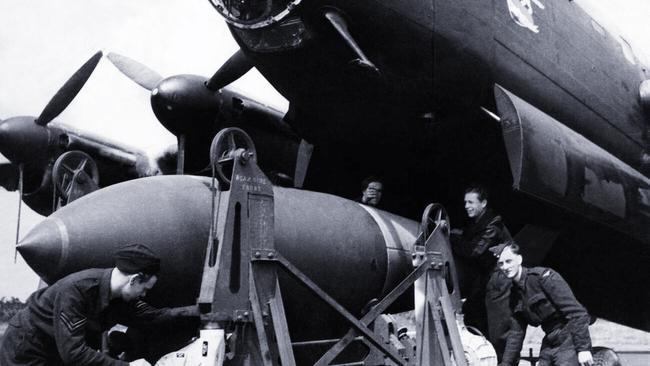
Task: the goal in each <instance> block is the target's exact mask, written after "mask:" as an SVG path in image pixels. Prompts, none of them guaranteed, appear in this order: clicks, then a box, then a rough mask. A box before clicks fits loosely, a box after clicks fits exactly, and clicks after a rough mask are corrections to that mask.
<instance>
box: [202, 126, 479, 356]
mask: <svg viewBox="0 0 650 366" xmlns="http://www.w3.org/2000/svg"><path fill="white" fill-rule="evenodd" d="M242 133H243V131H242ZM217 137H219V136H217ZM230 141H232V145H233V146H232V148H231V150H230V152H229V153H230V158H229V159H230V160H229V162H232V179H231V180H230V181H228V182H226V183H227V184H229V185H230V189H229V191H228V198H227V199H226V200H225V202H219V203H220V204H221V206H224V208H227V209H225V210H220V209H219V207H218V206H219V204H218V205H217V207H216V210H215V211H214V217H213V220H214V223H215V229H216V230H215V231H216V233H215V235H214V237H212V236H211V237H212V240H210V241H209V243H208V245H207V248H206V259H205V264H204V271H203V279H202V283H201V293H200V295H199V298H198V304H199V306H200V308H201V309H202V313H203V315H202V321H203V323H204V324H205V325H206V326H214V325H215V324H217V325H219V326H220V327H222V328H226V327H227V326H228V325H232V324H243V326H250V325H253V327H250V329H251V331H250V332H247V333H246V335H245V336H242V338H245V339H242V340H239V341H240V342H244V343H245V345H246V346H247V347H246V352H248V356H250V357H251V358H252V359H253V360H256V361H258V362H259V363H260V364H262V365H264V366H276V365H283V366H294V365H295V359H294V355H293V348H292V343H291V338H290V335H289V330H288V326H287V320H286V316H285V313H284V305H283V303H282V295H281V289H280V284H279V282H278V274H277V268H278V265H279V267H280V268H283V269H284V270H286V271H287V272H288V273H289V274H290V275H292V276H293V277H294V278H295V279H297V280H298V281H299V282H300V283H302V284H303V285H304V286H306V287H307V288H308V289H309V290H311V292H313V293H314V294H315V295H316V296H318V297H319V298H320V299H322V300H323V301H324V302H325V303H327V304H328V305H329V306H330V307H332V308H333V309H334V310H336V311H337V312H338V313H339V314H340V315H341V316H342V317H343V318H344V319H345V320H346V321H347V322H348V323H350V325H351V328H350V330H349V331H348V332H347V334H346V335H345V336H343V337H342V338H341V339H340V340H338V342H337V343H336V344H334V346H332V347H331V348H330V350H329V351H327V352H326V353H325V354H324V355H323V356H322V357H321V358H320V359H319V360H318V361H317V362H316V364H315V365H317V366H324V365H330V363H331V362H332V361H333V360H334V359H335V358H336V357H337V355H338V354H340V352H341V351H343V350H344V349H345V348H346V347H347V346H348V345H349V344H350V343H351V342H352V341H354V340H355V339H357V337H358V336H362V337H363V339H364V342H365V343H366V344H369V345H372V346H373V347H375V348H376V349H377V350H378V351H379V352H380V353H383V354H384V356H385V357H386V358H388V359H390V360H386V362H387V363H388V364H397V365H412V364H413V362H412V360H411V361H407V360H405V359H404V358H402V357H401V356H400V355H399V354H398V353H397V352H396V350H395V349H394V348H392V347H390V346H389V345H387V344H386V343H385V342H384V340H382V339H381V338H380V337H379V336H378V335H377V334H375V333H374V332H373V331H372V330H371V329H370V328H369V326H370V325H372V323H373V322H374V321H375V320H376V319H377V317H379V316H380V315H381V314H382V313H383V312H384V311H385V310H386V309H387V308H388V306H389V305H390V304H391V303H393V302H394V301H395V300H396V299H397V298H398V297H400V296H401V295H402V294H403V293H404V292H405V291H406V290H408V289H409V288H410V286H412V285H413V284H415V285H416V287H417V286H418V285H420V286H424V288H425V289H426V296H425V301H424V303H423V306H424V308H425V311H424V316H423V318H422V321H421V322H418V327H417V338H418V339H417V349H418V359H417V365H427V366H433V365H451V358H450V355H449V350H450V349H451V350H452V351H453V354H454V358H455V361H456V365H458V366H466V361H465V357H464V354H463V349H462V345H461V343H460V336H459V331H458V328H457V325H456V319H455V313H454V308H456V309H458V306H459V303H460V302H459V299H458V298H457V297H458V295H457V291H456V290H454V292H453V294H455V296H456V298H453V297H452V296H450V292H449V291H448V288H447V284H446V279H445V274H447V275H450V273H449V272H453V269H454V266H453V260H452V259H451V251H450V247H449V239H448V235H447V234H446V231H445V230H443V229H444V225H436V227H435V229H434V230H433V232H432V233H431V235H426V233H427V230H426V228H427V226H428V225H424V224H423V229H421V232H422V234H420V236H419V237H418V239H417V241H416V245H415V248H416V250H415V251H414V253H413V256H414V258H415V262H417V267H416V268H415V270H413V271H412V272H411V273H410V274H409V275H408V276H407V277H406V278H405V279H404V280H403V281H402V282H401V283H400V284H399V285H398V286H397V287H395V288H394V289H393V290H392V291H391V292H390V293H389V294H388V295H386V296H385V297H384V298H383V299H382V300H381V301H380V302H379V303H377V304H376V305H375V306H374V307H372V308H371V309H370V310H369V311H368V312H367V313H366V314H365V315H364V316H363V317H362V318H361V319H357V318H356V317H355V316H354V315H352V314H351V313H350V312H349V311H347V310H346V309H345V308H344V307H343V306H342V305H341V304H339V303H338V302H337V301H336V300H335V299H333V298H332V297H331V296H329V295H328V294H327V293H326V292H325V291H323V290H322V289H321V288H320V287H319V286H318V285H317V284H315V283H314V282H313V281H312V280H311V279H310V278H309V277H307V276H306V275H305V274H304V273H303V272H302V271H300V270H299V269H298V268H297V267H295V266H294V265H293V263H291V262H290V261H289V260H287V259H286V258H285V257H284V256H282V255H281V254H280V253H279V252H278V251H277V250H276V249H275V246H274V239H273V233H274V228H273V225H274V206H273V205H274V201H273V187H272V185H271V183H270V181H269V180H268V179H267V178H266V176H265V175H264V174H263V173H262V171H261V170H260V169H259V168H258V167H257V165H256V164H255V160H256V157H255V151H254V147H252V148H250V147H249V148H248V149H244V148H235V146H234V139H230ZM225 160H228V159H222V160H221V161H225ZM215 194H219V195H221V194H225V192H215ZM219 201H221V200H219ZM427 212H428V211H425V214H426V213H427ZM428 223H429V221H427V224H428ZM217 238H221V241H220V242H219V241H218V240H217ZM425 240H426V242H425V243H424V245H418V244H421V243H422V242H423V241H425ZM449 262H451V266H450V265H449ZM450 268H451V270H450ZM445 271H446V272H447V273H445ZM452 280H453V282H454V287H455V289H457V288H458V286H457V281H456V277H455V273H453V276H452ZM416 306H417V305H416ZM250 323H253V324H250ZM253 334H254V335H253ZM233 346H234V345H231V347H233ZM449 346H451V348H449ZM231 352H232V350H231ZM233 357H237V356H236V355H235V356H233Z"/></svg>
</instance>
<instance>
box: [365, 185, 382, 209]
mask: <svg viewBox="0 0 650 366" xmlns="http://www.w3.org/2000/svg"><path fill="white" fill-rule="evenodd" d="M383 188H384V187H383V185H382V184H381V182H370V184H368V186H367V187H366V189H364V190H363V192H362V194H363V196H362V197H361V202H363V203H365V204H366V205H370V206H377V205H378V204H379V201H381V192H382V190H383Z"/></svg>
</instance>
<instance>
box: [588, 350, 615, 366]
mask: <svg viewBox="0 0 650 366" xmlns="http://www.w3.org/2000/svg"><path fill="white" fill-rule="evenodd" d="M591 354H592V355H593V358H594V366H621V360H620V359H619V357H618V354H617V353H616V352H614V350H613V349H611V348H607V347H593V348H592V349H591Z"/></svg>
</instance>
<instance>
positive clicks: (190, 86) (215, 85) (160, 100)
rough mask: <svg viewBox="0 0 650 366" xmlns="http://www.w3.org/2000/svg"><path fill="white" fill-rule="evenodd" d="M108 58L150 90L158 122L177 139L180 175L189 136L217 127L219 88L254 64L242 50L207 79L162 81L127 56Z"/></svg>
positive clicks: (186, 77) (178, 77)
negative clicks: (215, 123) (215, 124)
mask: <svg viewBox="0 0 650 366" xmlns="http://www.w3.org/2000/svg"><path fill="white" fill-rule="evenodd" d="M107 57H108V59H109V60H110V61H111V62H112V63H113V65H115V67H117V69H118V70H120V71H121V72H122V73H123V74H124V75H126V76H127V77H128V78H129V79H131V80H133V81H134V82H135V83H136V84H138V85H140V86H142V87H143V88H145V89H147V90H149V91H151V108H152V109H153V112H154V114H155V115H156V118H158V121H160V123H161V124H162V125H163V126H164V127H165V128H166V129H167V130H168V131H169V132H171V133H172V134H174V135H175V136H176V137H177V139H178V157H177V168H176V172H177V173H178V174H183V172H184V164H185V161H184V160H185V145H186V141H187V139H188V136H190V137H191V136H200V135H202V134H205V132H206V131H208V130H209V129H210V128H211V127H212V126H213V124H214V122H215V119H216V117H217V115H218V113H219V108H220V106H221V104H222V101H223V98H222V96H221V95H220V89H221V88H222V87H224V86H226V85H228V84H230V83H231V82H233V81H235V80H237V79H239V78H240V77H241V76H243V75H244V74H245V73H247V72H248V71H249V70H250V69H251V68H252V67H253V63H252V61H251V60H250V59H248V58H247V57H246V55H244V53H243V52H242V51H241V50H239V51H237V52H236V53H235V54H234V55H232V56H231V57H230V59H228V61H226V63H224V65H223V66H222V67H221V68H219V70H218V71H217V72H216V73H215V74H214V75H213V76H212V77H211V78H210V79H207V78H205V77H203V76H198V75H187V74H185V75H174V76H170V77H167V78H163V77H162V76H160V74H158V73H157V72H155V71H153V70H151V69H150V68H149V67H147V66H145V65H143V64H141V63H139V62H137V61H135V60H132V59H130V58H128V57H126V56H122V55H119V54H116V53H112V52H111V53H109V54H108V55H107Z"/></svg>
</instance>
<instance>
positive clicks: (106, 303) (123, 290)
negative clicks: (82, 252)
mask: <svg viewBox="0 0 650 366" xmlns="http://www.w3.org/2000/svg"><path fill="white" fill-rule="evenodd" d="M115 265H116V267H115V268H107V269H98V268H95V269H87V270H84V271H80V272H77V273H73V274H71V275H68V276H66V277H64V278H62V279H61V280H59V281H57V282H56V283H54V284H53V285H51V286H49V287H46V288H43V289H41V290H38V291H37V292H35V293H34V294H32V295H31V296H30V298H29V299H28V300H27V306H26V307H25V308H24V309H23V310H21V311H20V312H18V314H16V315H15V316H14V317H13V318H12V319H11V320H10V321H9V327H8V328H7V331H6V333H5V338H4V342H3V344H2V346H1V347H0V365H2V366H12V365H30V366H37V365H39V366H40V365H48V366H50V365H77V366H81V365H112V366H118V365H120V366H121V365H129V363H128V362H124V361H120V360H116V359H113V358H111V357H109V356H108V355H106V354H103V353H101V352H98V351H96V350H98V349H100V346H101V338H102V337H101V334H102V331H103V330H106V329H109V328H110V327H112V326H113V325H115V324H117V323H118V322H119V323H120V324H124V325H128V326H130V325H138V324H155V323H159V322H164V321H168V320H172V319H174V318H176V317H180V316H198V315H199V312H198V308H197V307H196V306H188V307H181V308H173V309H170V308H165V309H156V308H154V307H152V306H150V305H148V304H147V303H145V302H143V301H141V300H140V298H142V297H144V296H145V295H146V294H147V291H148V290H150V289H151V288H152V287H153V286H154V285H155V284H156V281H157V277H156V274H157V273H158V270H159V269H160V259H159V258H158V257H157V256H156V255H155V254H154V253H153V252H152V251H151V250H150V249H149V248H148V247H146V246H144V245H140V244H132V245H127V246H124V247H122V248H120V249H119V250H118V251H117V252H116V253H115ZM130 364H131V365H149V363H148V362H147V361H145V360H142V359H141V360H136V361H134V362H131V363H130Z"/></svg>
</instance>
